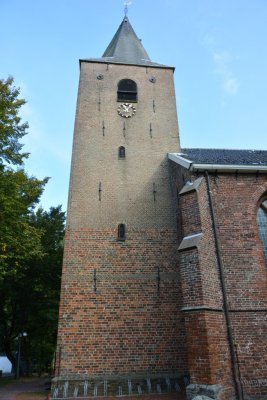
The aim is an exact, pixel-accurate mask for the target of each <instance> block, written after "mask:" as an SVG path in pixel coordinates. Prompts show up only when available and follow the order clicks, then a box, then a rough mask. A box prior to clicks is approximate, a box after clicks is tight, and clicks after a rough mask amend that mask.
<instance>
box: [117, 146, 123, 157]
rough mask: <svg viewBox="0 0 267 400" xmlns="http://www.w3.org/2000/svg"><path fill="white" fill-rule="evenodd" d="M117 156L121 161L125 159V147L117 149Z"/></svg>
mask: <svg viewBox="0 0 267 400" xmlns="http://www.w3.org/2000/svg"><path fill="white" fill-rule="evenodd" d="M118 156H119V158H122V159H123V158H125V147H123V146H120V147H119V151H118Z"/></svg>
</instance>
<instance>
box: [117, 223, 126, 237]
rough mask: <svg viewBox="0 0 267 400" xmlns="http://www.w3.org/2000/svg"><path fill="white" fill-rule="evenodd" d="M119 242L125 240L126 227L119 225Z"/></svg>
mask: <svg viewBox="0 0 267 400" xmlns="http://www.w3.org/2000/svg"><path fill="white" fill-rule="evenodd" d="M118 240H121V241H123V240H125V225H124V224H119V225H118Z"/></svg>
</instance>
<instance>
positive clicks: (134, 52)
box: [81, 16, 172, 68]
mask: <svg viewBox="0 0 267 400" xmlns="http://www.w3.org/2000/svg"><path fill="white" fill-rule="evenodd" d="M81 61H87V62H104V63H115V64H133V65H141V66H142V65H143V66H154V67H165V68H172V67H167V66H166V65H162V64H157V63H154V62H152V61H151V60H150V58H149V55H148V54H147V52H146V50H145V49H144V47H143V45H142V43H141V41H140V39H139V38H138V37H137V35H136V33H135V31H134V30H133V27H132V25H131V24H130V21H129V18H128V17H126V16H125V17H124V18H123V20H122V23H121V24H120V26H119V28H118V30H117V32H116V33H115V35H114V37H113V39H112V40H111V42H110V44H109V45H108V47H107V49H106V50H105V52H104V54H103V56H102V57H101V58H89V59H84V60H81Z"/></svg>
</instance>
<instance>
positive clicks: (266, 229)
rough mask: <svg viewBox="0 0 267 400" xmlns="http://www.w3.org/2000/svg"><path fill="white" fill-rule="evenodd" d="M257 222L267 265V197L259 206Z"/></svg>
mask: <svg viewBox="0 0 267 400" xmlns="http://www.w3.org/2000/svg"><path fill="white" fill-rule="evenodd" d="M257 224H258V228H259V234H260V238H261V242H262V248H263V254H264V258H265V263H266V266H267V199H266V200H263V201H262V202H261V204H260V206H259V208H258V211H257Z"/></svg>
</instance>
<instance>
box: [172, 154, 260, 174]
mask: <svg viewBox="0 0 267 400" xmlns="http://www.w3.org/2000/svg"><path fill="white" fill-rule="evenodd" d="M168 158H169V160H172V161H173V162H175V163H176V164H179V165H181V166H182V167H183V168H185V169H187V170H189V171H191V172H201V171H211V172H216V171H217V172H227V173H237V172H238V173H239V172H240V173H242V172H243V173H247V174H250V173H251V174H252V173H267V165H260V164H255V165H252V164H200V163H194V161H191V160H188V159H186V158H184V157H183V154H182V153H168Z"/></svg>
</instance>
